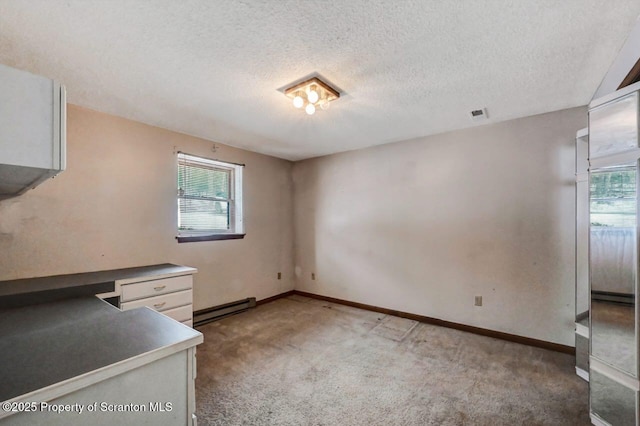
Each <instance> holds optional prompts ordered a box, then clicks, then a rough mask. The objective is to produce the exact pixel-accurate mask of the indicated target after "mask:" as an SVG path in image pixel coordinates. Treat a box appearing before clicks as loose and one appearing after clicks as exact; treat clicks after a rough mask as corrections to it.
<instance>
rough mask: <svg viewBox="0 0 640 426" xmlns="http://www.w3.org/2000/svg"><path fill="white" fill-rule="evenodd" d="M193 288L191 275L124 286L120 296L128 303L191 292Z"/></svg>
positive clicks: (122, 300) (121, 299)
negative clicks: (166, 294)
mask: <svg viewBox="0 0 640 426" xmlns="http://www.w3.org/2000/svg"><path fill="white" fill-rule="evenodd" d="M192 287H193V277H192V276H191V275H182V276H180V277H172V278H165V279H162V280H153V281H142V282H138V283H131V284H124V285H122V287H121V288H122V294H121V295H120V301H121V302H128V301H130V300H136V299H142V298H144V297H152V296H157V295H160V294H165V293H173V292H174V291H180V290H190V289H191V288H192Z"/></svg>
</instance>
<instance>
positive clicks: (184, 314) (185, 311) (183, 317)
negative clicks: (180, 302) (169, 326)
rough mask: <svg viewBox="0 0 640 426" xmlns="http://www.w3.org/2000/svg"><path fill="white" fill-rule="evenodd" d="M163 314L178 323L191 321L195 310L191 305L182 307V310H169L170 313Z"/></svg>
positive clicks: (164, 312)
mask: <svg viewBox="0 0 640 426" xmlns="http://www.w3.org/2000/svg"><path fill="white" fill-rule="evenodd" d="M162 313H163V314H164V315H166V316H168V317H171V318H173V319H174V320H176V321H180V322H183V321H191V319H192V318H191V317H192V316H193V308H192V306H191V305H188V306H182V307H180V308H175V309H169V310H168V311H162Z"/></svg>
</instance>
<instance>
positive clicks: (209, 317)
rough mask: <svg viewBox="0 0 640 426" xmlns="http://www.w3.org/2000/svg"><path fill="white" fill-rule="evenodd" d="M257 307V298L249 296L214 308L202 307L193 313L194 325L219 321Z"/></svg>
mask: <svg viewBox="0 0 640 426" xmlns="http://www.w3.org/2000/svg"><path fill="white" fill-rule="evenodd" d="M255 307H256V298H255V297H248V298H246V299H242V300H237V301H235V302H231V303H225V304H224V305H219V306H214V307H212V308H206V309H201V310H199V311H196V312H194V313H193V326H194V327H197V326H199V325H203V324H206V323H208V322H211V321H217V320H219V319H222V318H226V317H228V316H230V315H235V314H239V313H240V312H244V311H246V310H248V309H250V308H255Z"/></svg>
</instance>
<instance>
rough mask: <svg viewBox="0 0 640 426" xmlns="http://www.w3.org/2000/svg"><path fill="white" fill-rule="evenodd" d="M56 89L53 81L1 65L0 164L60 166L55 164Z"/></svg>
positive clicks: (44, 167)
mask: <svg viewBox="0 0 640 426" xmlns="http://www.w3.org/2000/svg"><path fill="white" fill-rule="evenodd" d="M58 87H59V86H58ZM54 89H55V87H54V82H53V80H50V79H48V78H44V77H41V76H37V75H34V74H30V73H28V72H24V71H20V70H16V69H14V68H10V67H7V66H5V65H0V163H1V164H10V165H16V166H28V167H34V168H40V169H52V168H56V167H55V166H58V167H59V164H54V145H55V142H57V141H56V140H55V139H56V135H55V131H56V127H58V126H56V124H55V115H56V112H55V111H56V109H57V108H59V104H58V103H59V101H60V99H59V94H58V99H56V96H55V94H54ZM58 131H59V127H58ZM58 138H59V135H58ZM58 141H59V139H58Z"/></svg>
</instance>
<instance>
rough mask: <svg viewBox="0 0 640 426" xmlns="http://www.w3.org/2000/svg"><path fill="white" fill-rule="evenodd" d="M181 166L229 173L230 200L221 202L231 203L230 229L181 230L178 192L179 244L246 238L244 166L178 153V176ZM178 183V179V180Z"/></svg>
mask: <svg viewBox="0 0 640 426" xmlns="http://www.w3.org/2000/svg"><path fill="white" fill-rule="evenodd" d="M181 164H185V165H190V164H192V165H194V166H197V165H200V166H204V167H207V168H211V169H218V170H222V171H225V172H228V173H229V183H230V185H229V187H230V188H229V198H220V201H221V202H225V203H229V204H228V212H229V228H228V229H211V230H180V198H182V195H181V194H180V188H177V191H176V209H177V214H178V216H177V224H176V228H177V237H176V239H177V240H178V242H179V243H183V242H195V241H211V240H226V239H239V238H244V235H245V234H244V220H243V214H242V174H243V173H242V172H243V169H244V164H236V163H229V162H225V161H220V160H213V159H210V158H206V157H201V156H197V155H192V154H187V153H184V152H178V155H177V160H176V176H177V175H178V170H179V167H180V165H181ZM176 181H177V179H176Z"/></svg>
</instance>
